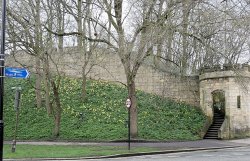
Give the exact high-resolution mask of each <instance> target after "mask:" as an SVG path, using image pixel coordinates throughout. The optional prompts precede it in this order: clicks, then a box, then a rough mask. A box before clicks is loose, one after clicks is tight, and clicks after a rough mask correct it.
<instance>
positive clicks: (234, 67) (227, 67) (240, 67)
mask: <svg viewBox="0 0 250 161" xmlns="http://www.w3.org/2000/svg"><path fill="white" fill-rule="evenodd" d="M217 71H245V72H250V65H249V64H223V65H219V64H218V65H213V66H208V65H206V66H204V67H201V68H200V70H199V73H200V74H203V73H210V72H217Z"/></svg>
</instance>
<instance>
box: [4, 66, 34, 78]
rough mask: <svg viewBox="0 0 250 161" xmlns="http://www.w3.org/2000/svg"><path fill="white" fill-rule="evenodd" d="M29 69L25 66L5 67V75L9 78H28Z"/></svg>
mask: <svg viewBox="0 0 250 161" xmlns="http://www.w3.org/2000/svg"><path fill="white" fill-rule="evenodd" d="M29 75H30V73H29V71H28V70H27V69H25V68H15V67H5V76H6V77H9V78H28V77H29Z"/></svg>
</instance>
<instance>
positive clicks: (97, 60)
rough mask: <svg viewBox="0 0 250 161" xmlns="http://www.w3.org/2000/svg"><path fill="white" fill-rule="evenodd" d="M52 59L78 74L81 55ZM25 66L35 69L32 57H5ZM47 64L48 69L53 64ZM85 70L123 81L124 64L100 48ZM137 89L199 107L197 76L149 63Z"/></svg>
mask: <svg viewBox="0 0 250 161" xmlns="http://www.w3.org/2000/svg"><path fill="white" fill-rule="evenodd" d="M52 58H53V62H54V63H55V64H57V66H58V69H59V70H60V71H61V73H64V74H65V75H68V76H73V77H81V75H82V74H81V72H82V66H83V64H84V63H83V62H84V61H85V60H84V57H83V56H81V55H80V54H78V53H77V52H76V51H74V50H73V49H71V50H69V51H67V52H64V53H60V54H58V53H57V54H53V56H52ZM17 61H18V62H20V63H21V64H23V65H26V66H27V67H28V68H30V70H31V71H34V70H33V69H34V64H35V59H34V57H33V56H30V55H27V54H25V53H18V54H15V55H10V56H8V57H7V60H6V66H17V67H18V66H20V64H19V63H17ZM52 64H53V63H52V62H51V63H50V68H51V69H53V70H54V69H55V66H54V65H52ZM89 64H90V65H88V67H87V69H90V68H91V70H90V72H89V74H88V77H89V78H91V79H96V80H98V79H101V80H107V81H111V82H120V83H125V84H126V76H125V72H124V68H123V65H122V63H121V61H120V59H119V57H118V56H117V55H116V54H113V53H108V52H107V51H102V53H101V54H96V55H93V58H92V60H91V61H90V63H89ZM136 88H137V89H140V90H143V91H145V92H148V93H153V94H157V95H160V96H164V97H168V98H171V99H173V100H176V101H181V102H186V103H188V104H192V105H195V106H199V78H198V76H193V77H180V76H176V75H171V74H170V73H166V72H161V71H159V70H157V69H153V68H152V67H150V66H148V65H142V66H141V67H140V68H139V71H138V73H137V76H136Z"/></svg>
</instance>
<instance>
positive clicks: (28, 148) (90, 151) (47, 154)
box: [3, 144, 159, 159]
mask: <svg viewBox="0 0 250 161" xmlns="http://www.w3.org/2000/svg"><path fill="white" fill-rule="evenodd" d="M156 150H159V149H157V148H148V147H131V150H130V151H129V150H128V149H127V147H120V146H79V145H17V147H16V152H14V153H13V152H11V145H10V144H5V145H4V153H3V155H4V159H23V158H27V159H31V158H77V157H93V156H108V155H115V154H127V153H138V152H150V151H156Z"/></svg>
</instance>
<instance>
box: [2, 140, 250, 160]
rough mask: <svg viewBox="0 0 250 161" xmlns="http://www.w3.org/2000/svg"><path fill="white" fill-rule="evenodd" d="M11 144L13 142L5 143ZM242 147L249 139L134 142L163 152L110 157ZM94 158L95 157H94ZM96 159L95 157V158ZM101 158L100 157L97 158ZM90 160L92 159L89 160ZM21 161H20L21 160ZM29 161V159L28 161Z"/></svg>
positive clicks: (58, 143) (136, 144) (80, 143)
mask: <svg viewBox="0 0 250 161" xmlns="http://www.w3.org/2000/svg"><path fill="white" fill-rule="evenodd" d="M5 143H11V142H5ZM17 144H32V145H94V146H127V145H128V144H127V143H126V142H17ZM242 146H250V138H249V139H238V140H198V141H180V142H132V143H131V147H156V148H160V149H162V150H161V151H157V152H152V153H150V152H149V153H138V154H127V155H115V156H109V157H124V156H135V155H149V154H163V153H176V152H185V151H197V150H209V149H222V148H235V147H242ZM92 158H93V157H92ZM94 158H95V157H94ZM97 158H100V157H97ZM70 159H71V160H86V159H88V158H70ZM89 159H90V158H89ZM10 160H11V161H14V159H5V161H10ZM19 160H20V159H19ZM26 160H27V159H26ZM31 160H69V159H66V158H65V159H63V158H61V159H60V158H58V159H55V158H47V159H34V158H33V159H31Z"/></svg>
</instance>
